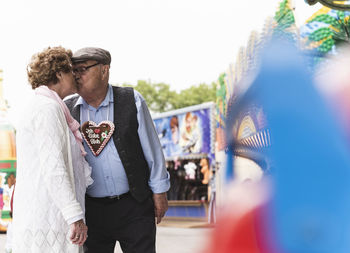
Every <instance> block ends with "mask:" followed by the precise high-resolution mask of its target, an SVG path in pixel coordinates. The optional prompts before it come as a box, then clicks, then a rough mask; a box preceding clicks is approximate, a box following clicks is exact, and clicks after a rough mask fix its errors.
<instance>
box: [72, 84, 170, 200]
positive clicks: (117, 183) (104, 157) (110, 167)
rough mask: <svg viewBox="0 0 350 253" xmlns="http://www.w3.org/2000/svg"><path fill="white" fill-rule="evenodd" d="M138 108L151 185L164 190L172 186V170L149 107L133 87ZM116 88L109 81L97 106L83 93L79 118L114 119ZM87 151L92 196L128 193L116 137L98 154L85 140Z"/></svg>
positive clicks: (155, 190) (79, 100)
mask: <svg viewBox="0 0 350 253" xmlns="http://www.w3.org/2000/svg"><path fill="white" fill-rule="evenodd" d="M134 97H135V103H136V108H137V120H138V122H139V128H138V134H139V137H140V142H141V146H142V149H143V152H144V155H145V158H146V161H147V164H148V167H149V169H150V179H149V182H148V184H149V186H150V188H151V190H152V192H153V193H163V192H166V191H168V190H169V188H170V181H169V174H168V173H167V171H166V169H165V161H164V155H163V151H162V147H161V145H160V142H159V139H158V135H157V132H156V130H155V128H154V123H153V120H152V118H151V115H150V113H149V111H148V108H147V105H146V102H145V100H144V99H143V97H142V96H141V94H140V93H139V92H137V91H135V90H134ZM113 100H114V98H113V89H112V86H111V85H109V87H108V92H107V95H106V97H105V99H104V100H103V102H102V103H101V104H100V106H99V107H98V108H95V107H93V106H90V105H89V104H87V103H86V102H85V100H84V99H83V98H82V97H79V98H78V101H77V103H76V104H75V106H78V105H80V122H81V124H83V123H84V122H86V121H88V120H89V119H90V120H91V121H94V122H95V123H96V124H99V123H100V122H101V121H105V120H109V121H112V122H113V120H114V115H113V113H114V106H113ZM84 147H85V150H86V152H87V155H86V160H87V161H88V163H89V164H90V166H91V167H92V175H91V176H92V179H93V180H94V183H93V184H92V185H90V186H89V187H88V189H87V194H88V195H89V196H91V197H106V196H114V195H120V194H123V193H126V192H128V191H129V184H128V180H127V177H126V174H125V170H124V167H123V164H122V162H121V160H120V157H119V154H118V151H117V149H116V147H115V144H114V141H113V138H111V139H110V140H109V142H108V143H107V145H106V146H105V148H104V149H103V150H102V152H101V153H100V154H99V155H98V156H94V154H93V153H92V152H91V150H90V148H89V147H88V145H87V144H86V142H85V141H84Z"/></svg>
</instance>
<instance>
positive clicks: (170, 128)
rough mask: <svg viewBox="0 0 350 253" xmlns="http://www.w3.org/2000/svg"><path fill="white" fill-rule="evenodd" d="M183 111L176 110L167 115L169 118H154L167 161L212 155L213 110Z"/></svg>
mask: <svg viewBox="0 0 350 253" xmlns="http://www.w3.org/2000/svg"><path fill="white" fill-rule="evenodd" d="M181 111H182V113H177V112H181ZM183 111H184V110H176V111H173V112H168V113H167V114H165V115H168V116H158V117H156V118H154V124H155V127H156V129H157V133H158V137H159V140H160V142H161V145H162V148H163V152H164V156H165V157H166V158H167V159H171V158H174V157H182V156H188V155H201V154H202V155H204V154H209V153H211V136H212V134H211V108H205V109H198V110H193V111H187V112H183ZM169 114H172V115H169ZM163 115H164V114H163Z"/></svg>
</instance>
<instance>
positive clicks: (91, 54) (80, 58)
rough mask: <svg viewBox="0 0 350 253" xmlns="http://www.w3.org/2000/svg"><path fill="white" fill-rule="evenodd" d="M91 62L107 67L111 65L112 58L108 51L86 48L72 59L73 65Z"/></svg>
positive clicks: (76, 53) (77, 52)
mask: <svg viewBox="0 0 350 253" xmlns="http://www.w3.org/2000/svg"><path fill="white" fill-rule="evenodd" d="M89 60H94V61H97V62H99V63H102V64H105V65H110V64H111V61H112V57H111V54H110V53H109V52H108V51H107V50H104V49H102V48H98V47H84V48H82V49H79V50H78V51H76V52H75V53H74V54H73V57H72V62H73V64H74V63H79V62H84V61H89Z"/></svg>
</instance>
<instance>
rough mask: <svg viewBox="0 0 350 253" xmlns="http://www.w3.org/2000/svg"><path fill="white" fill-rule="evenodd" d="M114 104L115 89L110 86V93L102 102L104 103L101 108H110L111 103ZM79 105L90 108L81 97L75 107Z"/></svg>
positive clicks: (108, 92)
mask: <svg viewBox="0 0 350 253" xmlns="http://www.w3.org/2000/svg"><path fill="white" fill-rule="evenodd" d="M113 102H114V99H113V89H112V85H110V84H109V85H108V91H107V94H106V97H105V99H104V100H103V101H102V103H101V104H100V106H99V107H102V106H108V105H109V103H113ZM78 105H83V106H84V107H85V106H89V104H88V103H86V101H85V100H84V99H83V98H82V97H81V96H79V98H78V100H77V102H76V103H75V105H74V107H76V106H78Z"/></svg>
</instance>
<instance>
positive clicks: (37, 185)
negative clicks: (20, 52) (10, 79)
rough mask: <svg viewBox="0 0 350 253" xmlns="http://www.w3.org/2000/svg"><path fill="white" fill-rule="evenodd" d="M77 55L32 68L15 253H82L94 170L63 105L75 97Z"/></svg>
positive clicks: (20, 147) (58, 53) (49, 54)
mask: <svg viewBox="0 0 350 253" xmlns="http://www.w3.org/2000/svg"><path fill="white" fill-rule="evenodd" d="M71 57H72V52H71V51H70V50H67V49H65V48H63V47H52V48H50V47H49V48H47V49H45V50H43V51H42V52H40V53H37V54H35V55H34V56H33V57H32V59H31V62H30V64H29V65H28V68H27V74H28V80H29V83H30V84H31V87H32V89H34V92H35V95H34V96H33V98H32V99H31V101H30V102H29V103H28V104H26V108H25V111H24V113H23V114H22V119H21V123H20V124H19V126H18V129H17V178H16V189H15V192H14V203H13V205H14V206H13V244H12V245H13V253H22V252H23V253H24V252H37V253H39V252H42V253H49V252H67V253H73V252H76V253H78V252H82V245H83V243H84V242H85V240H86V237H87V227H86V225H85V222H84V206H85V203H84V200H85V191H86V187H87V186H88V185H89V184H91V183H92V179H91V177H90V175H91V168H90V167H89V165H88V164H87V162H86V161H85V159H84V155H85V154H86V153H85V151H84V147H83V145H82V137H81V134H80V132H79V123H78V122H76V121H75V120H74V119H73V118H72V117H71V115H70V113H69V110H68V108H67V107H66V105H65V104H64V102H63V101H62V99H63V98H64V97H66V96H67V95H70V94H73V93H75V92H76V83H75V79H74V76H73V72H72V62H71Z"/></svg>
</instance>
